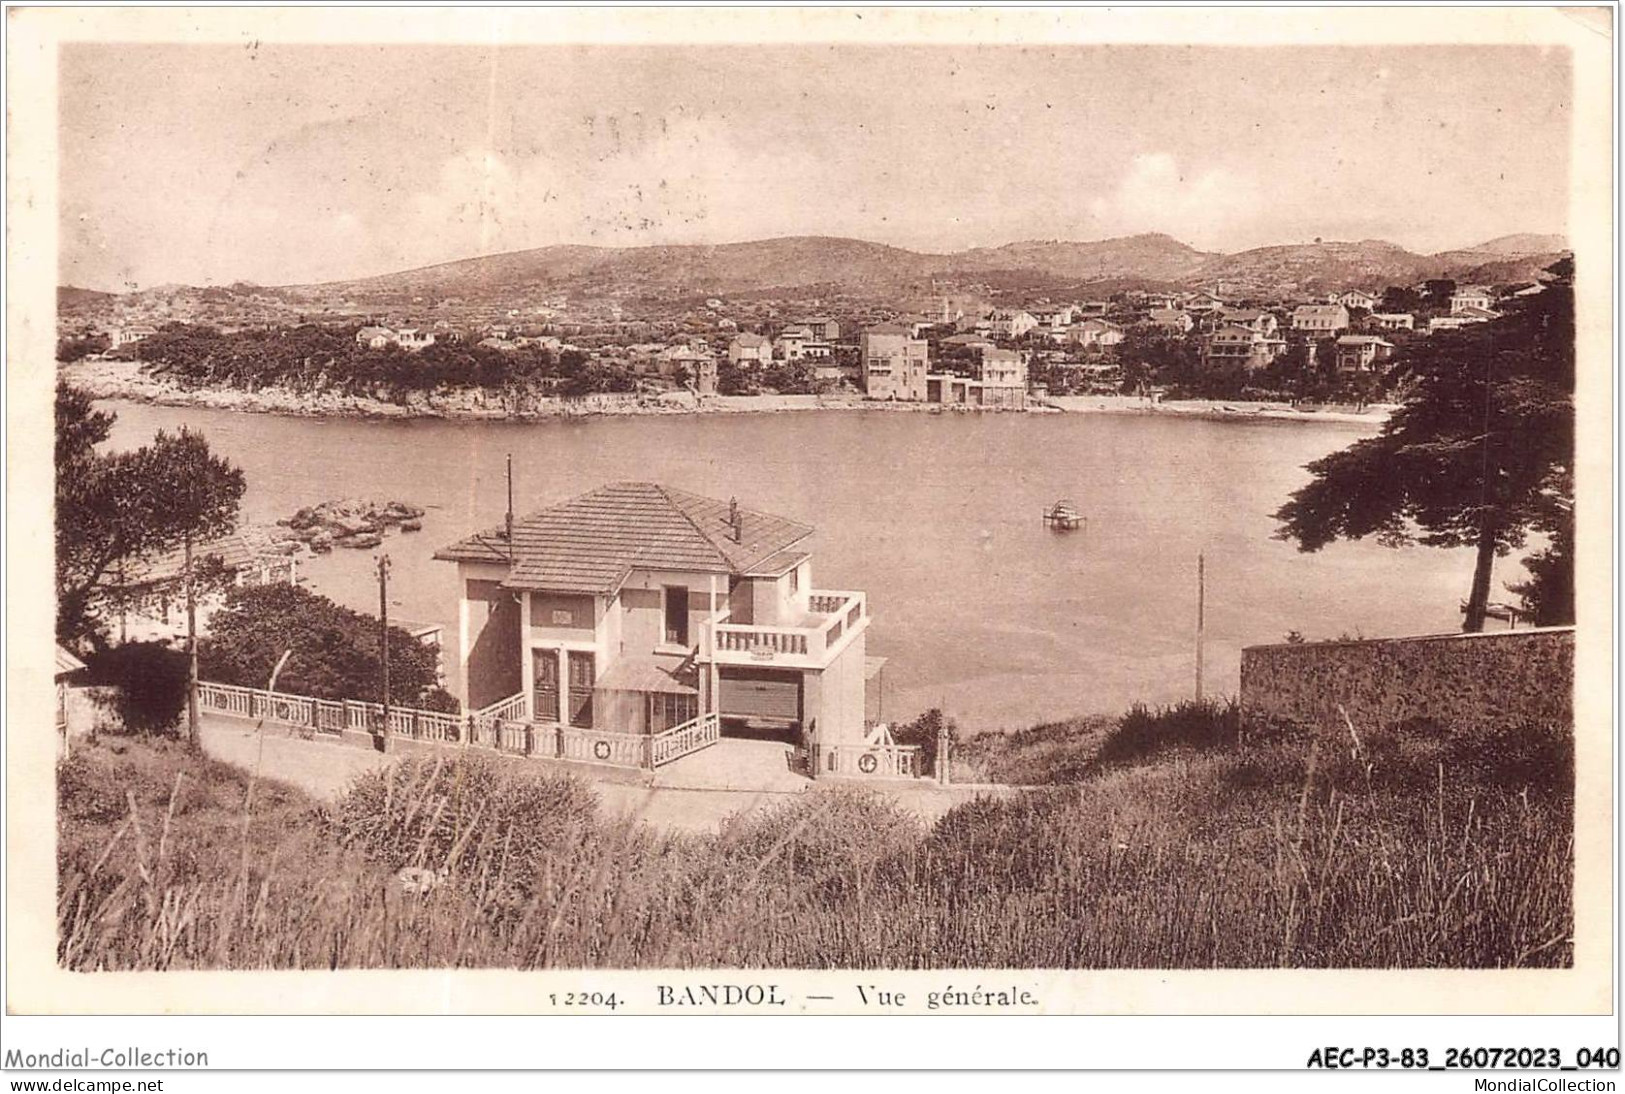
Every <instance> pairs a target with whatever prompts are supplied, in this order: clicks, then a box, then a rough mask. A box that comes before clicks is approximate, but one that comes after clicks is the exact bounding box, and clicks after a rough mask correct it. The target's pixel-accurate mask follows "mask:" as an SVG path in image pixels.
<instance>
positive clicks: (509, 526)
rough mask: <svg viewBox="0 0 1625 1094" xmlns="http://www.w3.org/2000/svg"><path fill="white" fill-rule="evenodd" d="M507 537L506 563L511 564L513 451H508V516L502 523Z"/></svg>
mask: <svg viewBox="0 0 1625 1094" xmlns="http://www.w3.org/2000/svg"><path fill="white" fill-rule="evenodd" d="M504 533H505V534H506V536H507V539H508V565H509V566H512V565H513V453H512V452H510V453H508V518H507V521H506V523H505V524H504Z"/></svg>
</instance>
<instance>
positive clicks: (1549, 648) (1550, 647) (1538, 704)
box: [1241, 627, 1574, 727]
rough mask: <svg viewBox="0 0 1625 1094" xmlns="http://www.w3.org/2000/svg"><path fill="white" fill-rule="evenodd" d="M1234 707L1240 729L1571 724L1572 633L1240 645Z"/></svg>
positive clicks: (1555, 631) (1570, 630)
mask: <svg viewBox="0 0 1625 1094" xmlns="http://www.w3.org/2000/svg"><path fill="white" fill-rule="evenodd" d="M1241 706H1242V711H1243V716H1244V717H1245V718H1247V719H1248V720H1250V721H1256V720H1258V719H1261V718H1272V717H1273V718H1283V719H1287V720H1290V721H1294V722H1298V723H1300V724H1303V725H1323V726H1341V725H1342V724H1343V722H1342V717H1343V716H1342V713H1341V712H1340V711H1339V707H1340V706H1341V707H1342V708H1344V709H1346V710H1347V711H1348V715H1349V717H1350V718H1352V719H1353V720H1354V723H1355V725H1357V726H1358V725H1383V726H1388V725H1394V724H1397V723H1401V722H1405V721H1409V720H1412V719H1427V720H1431V721H1433V722H1436V723H1439V724H1441V725H1478V726H1507V727H1515V726H1521V725H1528V724H1530V723H1537V724H1544V725H1562V726H1567V725H1572V724H1573V721H1574V628H1573V627H1543V628H1533V629H1529V630H1511V631H1491V632H1487V633H1483V634H1449V635H1433V636H1427V637H1419V638H1379V639H1370V640H1360V641H1351V642H1306V643H1297V644H1283V645H1271V646H1249V647H1247V648H1246V649H1244V650H1242V651H1241Z"/></svg>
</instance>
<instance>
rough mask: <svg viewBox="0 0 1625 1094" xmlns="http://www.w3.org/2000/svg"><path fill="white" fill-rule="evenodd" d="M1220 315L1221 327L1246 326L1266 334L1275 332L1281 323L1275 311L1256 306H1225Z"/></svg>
mask: <svg viewBox="0 0 1625 1094" xmlns="http://www.w3.org/2000/svg"><path fill="white" fill-rule="evenodd" d="M1218 315H1219V320H1220V323H1219V325H1220V326H1221V327H1246V328H1247V329H1248V330H1251V331H1257V332H1258V333H1259V334H1262V335H1266V336H1268V335H1272V334H1274V333H1275V332H1276V330H1277V329H1279V327H1280V325H1281V324H1280V321H1279V320H1278V319H1276V318H1275V313H1274V312H1267V311H1259V310H1257V309H1256V308H1225V309H1223V310H1221V311H1220V312H1219V313H1218Z"/></svg>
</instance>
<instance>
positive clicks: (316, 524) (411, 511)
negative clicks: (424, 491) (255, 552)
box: [277, 498, 423, 554]
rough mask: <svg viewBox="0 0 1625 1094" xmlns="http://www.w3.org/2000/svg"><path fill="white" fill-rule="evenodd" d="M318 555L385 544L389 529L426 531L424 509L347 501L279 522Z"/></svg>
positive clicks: (304, 511) (397, 503) (316, 507)
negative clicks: (342, 548)
mask: <svg viewBox="0 0 1625 1094" xmlns="http://www.w3.org/2000/svg"><path fill="white" fill-rule="evenodd" d="M277 524H279V525H281V526H282V527H284V528H287V529H289V530H290V531H291V532H292V534H293V536H294V537H295V538H297V539H298V540H300V541H302V542H303V543H304V544H305V545H306V546H307V547H309V548H310V549H311V550H312V551H314V552H315V553H316V554H326V553H327V552H329V551H331V550H332V549H333V548H334V547H349V548H353V549H355V550H364V549H366V548H370V547H377V546H378V545H379V544H380V543H382V542H383V539H384V533H385V532H386V531H388V530H389V529H390V528H397V529H399V530H400V531H402V532H420V531H422V530H423V510H422V509H420V508H419V507H418V506H416V505H409V504H407V503H406V502H404V501H385V502H378V501H365V500H361V499H358V498H345V499H343V500H341V501H324V502H322V503H321V504H320V505H307V506H305V507H304V508H303V509H300V510H299V511H298V512H297V513H295V514H294V515H293V516H291V517H288V518H287V519H285V520H279V521H277Z"/></svg>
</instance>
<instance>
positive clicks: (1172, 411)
mask: <svg viewBox="0 0 1625 1094" xmlns="http://www.w3.org/2000/svg"><path fill="white" fill-rule="evenodd" d="M58 375H59V376H60V377H61V378H62V379H64V380H66V381H68V382H69V383H71V384H73V385H74V386H75V387H78V388H81V389H83V390H84V391H87V392H89V393H90V395H92V396H93V397H94V398H97V399H125V400H129V401H131V402H138V403H149V404H154V405H158V406H195V407H207V408H210V409H214V410H235V411H242V412H246V413H251V414H282V415H287V416H290V417H303V418H368V419H391V420H408V419H420V418H421V419H437V420H453V421H547V420H552V419H560V418H586V417H601V416H626V415H642V414H659V415H665V414H729V413H733V414H762V413H782V412H789V411H863V412H869V413H914V414H988V413H1005V414H1008V413H1039V414H1042V413H1050V414H1054V413H1069V414H1139V415H1177V416H1180V417H1195V418H1202V419H1205V420H1210V421H1261V420H1263V421H1295V422H1336V423H1344V424H1358V425H1367V426H1372V427H1377V426H1380V425H1381V424H1382V423H1383V422H1384V421H1385V420H1386V419H1387V417H1388V414H1389V413H1390V412H1391V411H1392V409H1393V408H1392V407H1388V406H1379V405H1373V406H1368V407H1364V408H1355V407H1324V408H1316V409H1313V410H1305V409H1300V408H1294V407H1289V406H1286V405H1284V404H1279V403H1251V402H1241V401H1236V400H1197V399H1192V400H1182V401H1179V402H1150V401H1148V400H1146V399H1142V398H1138V397H1135V396H1129V395H1069V396H1054V397H1050V398H1047V399H1043V400H1038V401H1035V402H1034V403H1033V404H1032V405H1030V406H1029V407H1028V408H1027V409H1026V410H1025V411H1010V410H998V409H987V410H983V409H981V408H968V407H945V406H941V405H939V404H935V403H898V402H873V401H870V400H868V399H864V398H863V397H861V396H858V395H853V394H842V395H711V396H704V397H700V396H696V395H694V394H693V393H692V392H686V391H684V392H667V393H662V394H647V393H645V394H636V395H589V396H584V397H582V398H579V399H560V398H552V397H539V396H535V397H526V398H524V399H522V400H519V401H517V402H510V401H509V400H507V399H506V398H505V397H504V396H502V395H500V394H497V395H492V394H488V393H486V392H484V391H475V392H459V393H457V394H456V395H439V396H434V397H432V398H425V397H422V396H418V397H414V398H409V399H408V400H407V401H406V402H405V403H394V402H389V401H386V400H383V399H375V398H369V397H366V396H356V395H339V394H336V393H333V392H322V393H319V394H303V393H299V392H293V391H289V390H287V389H284V388H266V389H262V390H260V391H241V390H237V389H235V388H183V387H181V386H180V385H178V384H175V383H173V382H172V381H169V380H165V379H162V378H160V377H155V376H152V375H150V374H149V373H146V372H143V371H142V370H141V368H140V365H139V364H138V363H136V362H129V361H80V362H76V363H74V364H71V365H60V366H58Z"/></svg>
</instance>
